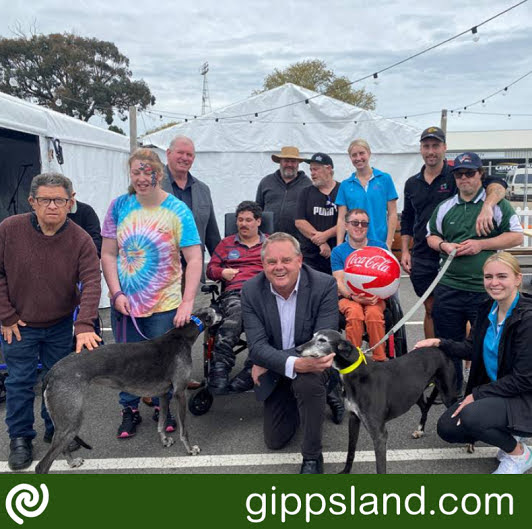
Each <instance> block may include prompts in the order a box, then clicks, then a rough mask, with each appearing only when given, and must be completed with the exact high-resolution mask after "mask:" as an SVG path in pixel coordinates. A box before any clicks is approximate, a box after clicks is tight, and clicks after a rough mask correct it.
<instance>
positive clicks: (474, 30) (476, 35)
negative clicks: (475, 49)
mask: <svg viewBox="0 0 532 529" xmlns="http://www.w3.org/2000/svg"><path fill="white" fill-rule="evenodd" d="M471 33H472V34H473V42H478V41H479V39H480V35H479V33H478V28H477V27H476V26H475V27H474V28H471Z"/></svg>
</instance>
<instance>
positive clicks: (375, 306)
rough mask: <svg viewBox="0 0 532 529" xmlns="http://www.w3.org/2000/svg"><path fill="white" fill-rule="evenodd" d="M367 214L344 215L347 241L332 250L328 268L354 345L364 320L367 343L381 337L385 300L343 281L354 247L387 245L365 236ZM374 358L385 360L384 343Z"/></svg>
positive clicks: (352, 212)
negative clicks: (359, 291) (354, 289)
mask: <svg viewBox="0 0 532 529" xmlns="http://www.w3.org/2000/svg"><path fill="white" fill-rule="evenodd" d="M369 225H370V221H369V216H368V214H367V212H366V211H365V210H363V209H350V210H349V211H348V212H347V213H346V215H345V227H346V231H347V241H346V242H344V243H342V244H340V245H339V246H337V247H336V248H334V249H333V251H332V254H331V268H332V272H333V276H334V278H335V279H336V282H337V283H338V295H339V297H340V299H339V302H338V306H339V308H340V312H341V313H342V314H343V315H344V316H345V319H346V326H345V335H346V338H347V339H348V340H349V341H350V342H351V343H352V344H353V345H355V346H358V347H360V345H361V343H362V336H363V334H364V323H365V326H366V327H367V329H368V335H369V342H370V345H371V346H373V345H375V344H376V343H377V342H378V341H379V340H381V339H382V338H383V337H384V334H385V330H384V309H385V308H386V304H385V302H384V301H383V300H382V299H380V298H378V297H377V296H372V297H367V296H359V295H356V294H354V293H353V292H351V291H350V290H349V289H348V288H347V286H346V285H345V282H344V266H345V262H346V261H347V258H348V257H349V256H350V255H351V254H352V253H353V252H354V251H356V250H359V249H360V248H364V247H366V246H377V247H379V248H384V249H387V248H386V245H385V244H384V243H383V242H381V241H377V240H374V239H368V228H369ZM373 360H375V361H377V362H385V361H386V360H387V358H386V352H385V349H384V344H381V345H379V347H377V348H376V349H375V350H374V352H373Z"/></svg>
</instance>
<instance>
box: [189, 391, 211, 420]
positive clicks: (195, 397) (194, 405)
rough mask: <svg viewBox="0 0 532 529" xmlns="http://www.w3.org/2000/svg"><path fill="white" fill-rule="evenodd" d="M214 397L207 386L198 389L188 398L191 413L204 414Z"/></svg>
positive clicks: (209, 407)
mask: <svg viewBox="0 0 532 529" xmlns="http://www.w3.org/2000/svg"><path fill="white" fill-rule="evenodd" d="M213 400H214V397H213V396H212V393H211V392H210V391H209V390H208V389H207V388H202V389H198V390H197V391H196V392H194V393H193V394H192V396H191V397H190V398H189V399H188V409H189V411H190V413H192V415H204V414H205V413H207V412H208V411H209V410H210V409H211V406H212V402H213Z"/></svg>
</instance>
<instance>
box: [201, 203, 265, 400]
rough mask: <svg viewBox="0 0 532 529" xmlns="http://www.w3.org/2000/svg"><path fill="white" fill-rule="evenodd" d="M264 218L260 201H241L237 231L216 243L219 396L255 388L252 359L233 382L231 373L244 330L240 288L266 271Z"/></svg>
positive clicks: (213, 272)
mask: <svg viewBox="0 0 532 529" xmlns="http://www.w3.org/2000/svg"><path fill="white" fill-rule="evenodd" d="M261 221H262V209H261V207H260V206H259V205H258V204H257V203H256V202H252V201H250V200H246V201H244V202H241V203H240V204H239V205H238V206H237V208H236V226H237V233H235V234H234V235H229V236H228V237H225V238H224V239H223V240H222V241H221V242H220V243H219V244H218V246H216V248H215V250H214V254H213V256H212V257H211V261H210V263H209V266H208V267H207V277H208V278H209V279H211V280H212V281H220V282H221V284H222V294H221V296H220V298H219V300H218V301H219V308H220V310H221V312H222V316H223V320H222V322H221V324H220V326H219V328H218V332H217V333H216V337H215V340H214V351H213V353H214V362H213V365H212V368H211V370H210V372H209V380H208V387H209V390H210V391H211V393H213V394H215V395H222V394H226V393H229V392H241V391H246V390H249V389H252V388H253V380H252V378H251V367H252V364H251V363H250V361H249V360H246V363H245V366H244V369H243V370H242V371H241V372H240V373H239V374H238V375H236V376H235V377H234V378H233V379H232V380H231V383H229V374H230V373H231V370H232V368H233V367H234V365H235V354H234V352H233V349H234V347H235V346H236V345H237V343H238V341H239V338H240V334H241V333H242V312H241V307H240V291H241V289H242V286H243V284H244V283H245V282H246V281H247V280H248V279H250V278H252V277H254V276H255V275H257V274H258V273H260V272H262V262H261V257H260V251H261V248H262V242H263V241H264V239H265V235H264V234H263V233H262V232H261V231H259V227H260V225H261Z"/></svg>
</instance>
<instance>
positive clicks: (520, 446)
mask: <svg viewBox="0 0 532 529" xmlns="http://www.w3.org/2000/svg"><path fill="white" fill-rule="evenodd" d="M483 270H484V288H485V289H486V292H487V293H488V294H489V295H490V297H491V298H492V299H491V300H490V301H488V302H487V303H486V304H485V305H484V306H482V307H481V308H480V309H479V312H478V317H477V320H476V324H475V328H474V329H472V330H471V333H470V335H469V337H468V338H467V340H466V341H465V342H454V341H452V340H443V339H442V340H440V339H438V338H432V339H429V340H422V341H421V342H418V343H417V344H416V347H423V346H436V347H440V348H441V349H442V350H443V351H444V352H445V353H447V354H448V355H450V356H451V355H452V356H455V357H458V358H463V359H465V360H471V361H472V362H471V371H470V375H469V380H468V383H467V388H466V392H465V393H466V395H467V396H466V397H465V399H464V400H463V401H462V402H460V403H456V404H455V405H454V406H451V407H450V408H449V409H448V410H447V411H446V412H445V413H444V414H443V415H442V416H441V417H440V420H439V421H438V434H439V435H440V437H441V438H442V439H444V440H446V441H448V442H450V443H462V444H464V443H475V442H476V441H483V442H485V443H487V444H490V445H493V446H497V447H499V452H498V453H497V459H498V460H499V461H500V464H499V467H498V468H497V470H496V471H495V472H494V474H523V473H524V472H526V471H527V470H528V469H530V468H532V451H531V450H530V448H529V447H528V446H527V445H526V444H525V443H524V442H523V441H522V437H531V436H532V349H531V347H530V343H532V296H528V295H527V294H523V293H520V292H519V286H520V285H521V281H522V279H523V276H522V274H521V269H520V267H519V263H518V262H517V259H516V258H515V257H514V256H512V255H511V254H509V253H507V252H499V253H496V254H493V255H492V256H490V257H489V258H488V259H487V260H486V263H485V264H484V269H483Z"/></svg>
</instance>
